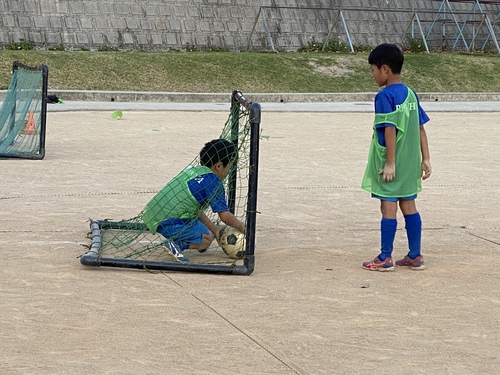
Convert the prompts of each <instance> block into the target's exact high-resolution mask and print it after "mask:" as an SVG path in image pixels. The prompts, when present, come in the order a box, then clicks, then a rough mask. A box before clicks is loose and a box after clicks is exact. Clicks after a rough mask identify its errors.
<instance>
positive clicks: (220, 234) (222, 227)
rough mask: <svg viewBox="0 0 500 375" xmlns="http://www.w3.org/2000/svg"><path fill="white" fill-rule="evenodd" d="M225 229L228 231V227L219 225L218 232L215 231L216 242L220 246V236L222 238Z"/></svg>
mask: <svg viewBox="0 0 500 375" xmlns="http://www.w3.org/2000/svg"><path fill="white" fill-rule="evenodd" d="M224 229H226V225H218V226H217V228H216V230H215V233H214V234H215V240H216V241H217V243H218V244H219V245H220V243H219V241H220V236H222V233H223V232H224Z"/></svg>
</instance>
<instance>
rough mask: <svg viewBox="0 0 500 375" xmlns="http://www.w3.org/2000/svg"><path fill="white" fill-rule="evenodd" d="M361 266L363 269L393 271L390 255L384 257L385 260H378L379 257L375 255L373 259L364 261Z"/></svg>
mask: <svg viewBox="0 0 500 375" xmlns="http://www.w3.org/2000/svg"><path fill="white" fill-rule="evenodd" d="M363 268H364V269H365V270H370V271H381V272H387V271H394V264H393V263H392V258H391V257H389V258H385V260H380V258H379V257H378V256H377V257H376V258H375V259H373V260H369V261H368V262H364V263H363Z"/></svg>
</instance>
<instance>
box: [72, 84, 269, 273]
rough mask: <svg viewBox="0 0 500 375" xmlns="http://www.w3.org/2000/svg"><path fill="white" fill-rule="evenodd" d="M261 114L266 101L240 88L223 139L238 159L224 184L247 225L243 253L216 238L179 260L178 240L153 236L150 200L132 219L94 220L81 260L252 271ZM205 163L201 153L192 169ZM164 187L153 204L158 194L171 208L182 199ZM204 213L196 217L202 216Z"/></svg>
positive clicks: (87, 263) (232, 207) (207, 212)
mask: <svg viewBox="0 0 500 375" xmlns="http://www.w3.org/2000/svg"><path fill="white" fill-rule="evenodd" d="M260 118H261V111H260V104H259V103H254V102H251V101H249V100H247V99H246V98H245V96H244V95H243V94H242V93H241V92H239V91H234V92H233V93H232V97H231V108H230V112H229V117H228V119H227V121H226V122H225V125H224V127H223V129H222V133H221V134H220V136H219V137H218V138H219V139H224V140H227V141H229V142H230V143H231V144H232V145H234V150H235V154H234V156H235V159H234V160H233V162H232V163H230V164H229V165H230V166H231V167H230V170H229V173H228V174H227V176H226V177H225V179H224V181H223V187H224V192H225V196H226V199H227V204H228V207H229V211H230V212H231V213H232V214H233V215H234V216H235V217H237V218H238V219H239V220H240V221H241V222H243V223H244V224H245V228H246V235H245V236H243V237H244V241H243V246H241V251H239V252H234V253H231V251H228V248H226V247H225V250H223V249H222V248H221V247H220V246H219V245H218V243H217V241H215V240H214V241H213V242H212V244H211V245H210V247H208V249H206V250H205V251H203V252H200V251H198V250H196V249H186V250H184V251H183V252H182V256H183V258H184V259H182V260H179V258H178V257H176V256H175V255H174V254H173V253H172V251H171V245H172V242H173V241H176V238H175V237H172V238H166V237H164V236H162V235H161V234H159V233H157V232H156V233H154V234H153V232H155V231H151V230H150V229H149V228H150V227H149V226H148V225H149V224H148V225H147V224H146V222H148V223H149V221H148V220H147V217H148V215H147V212H148V211H147V207H149V206H150V204H149V203H148V205H147V206H146V208H145V209H143V210H142V211H141V213H140V214H139V215H137V216H136V217H134V218H132V219H128V220H121V221H110V220H91V222H90V232H89V238H90V239H91V244H90V245H89V250H88V251H87V252H86V253H85V254H83V255H82V256H81V257H80V262H81V264H82V265H84V266H93V267H121V268H134V269H147V270H161V271H192V272H206V273H225V274H233V275H250V274H251V273H252V272H253V270H254V263H255V259H254V258H255V256H254V246H255V223H256V213H257V211H256V208H257V177H258V161H259V138H260ZM213 138H217V136H214V137H213ZM207 141H208V139H207ZM231 148H232V147H231ZM200 165H201V164H200V157H199V155H198V156H197V157H196V158H195V159H194V160H193V161H192V162H191V163H190V164H189V165H188V166H187V168H186V169H189V168H194V167H200ZM181 173H182V172H181ZM164 190H165V188H164V189H162V190H160V192H159V193H158V194H157V195H155V197H154V198H153V199H152V200H151V201H150V203H151V202H156V201H155V199H156V198H157V197H158V202H157V204H159V205H161V204H164V205H165V206H167V203H165V200H164V198H169V199H174V200H175V199H177V196H175V195H174V196H172V195H171V194H169V195H168V196H167V195H166V196H165V197H162V196H161V194H160V193H161V192H162V191H164ZM179 195H180V194H179ZM209 199H211V198H209ZM162 202H163V203H162ZM182 204H184V203H183V201H182V200H179V202H177V201H176V204H175V205H172V204H169V205H170V206H177V205H182ZM156 211H158V210H156ZM160 211H161V207H160ZM201 212H203V213H204V214H205V215H206V216H207V217H208V218H209V219H210V220H211V221H212V222H213V223H216V224H219V221H218V220H219V219H218V216H217V215H215V214H214V213H213V212H212V210H211V209H210V206H209V204H207V205H206V207H202V211H201ZM201 212H199V213H198V215H196V218H195V219H192V220H198V216H199V214H201ZM145 218H146V220H145ZM220 224H223V223H220ZM226 237H227V238H225V241H226V242H231V238H230V236H226ZM234 238H235V239H236V237H234ZM221 244H222V241H221ZM230 246H231V250H234V247H235V246H238V245H237V244H235V243H233V244H232V245H231V244H230ZM186 258H187V259H186Z"/></svg>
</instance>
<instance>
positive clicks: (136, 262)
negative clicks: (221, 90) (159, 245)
mask: <svg viewBox="0 0 500 375" xmlns="http://www.w3.org/2000/svg"><path fill="white" fill-rule="evenodd" d="M235 106H237V107H238V108H239V109H240V111H241V110H246V111H249V116H250V117H249V119H250V148H249V166H248V167H249V174H248V199H247V207H246V243H245V257H244V259H243V264H235V263H232V264H204V263H188V262H186V263H184V262H169V261H147V260H140V259H121V258H106V257H102V256H101V255H100V251H101V246H102V236H103V234H102V231H103V230H106V229H134V230H147V228H146V226H145V225H144V224H139V225H138V223H132V222H126V221H121V222H111V221H107V220H93V221H91V223H90V236H91V240H92V242H91V245H90V248H89V250H88V251H87V252H86V253H85V254H83V255H82V256H81V257H80V263H81V264H82V265H84V266H92V267H119V268H133V269H148V270H159V271H190V272H204V273H219V274H232V275H250V274H251V273H252V272H253V271H254V268H255V252H254V248H255V229H256V215H257V185H258V170H259V168H258V167H259V140H260V121H261V106H260V104H259V103H254V102H251V101H249V100H247V99H246V98H245V96H244V95H243V94H242V93H241V92H240V91H233V93H232V96H231V110H233V109H235ZM238 119H239V116H236V117H235V120H234V121H233V123H232V124H231V125H232V130H233V131H235V132H238V129H239V126H240V124H239V120H238ZM228 179H229V181H228V183H229V186H236V180H237V172H236V171H233V173H231V174H230V175H229V176H228ZM229 191H230V194H229V197H228V205H229V209H230V210H231V212H234V209H235V207H234V204H235V202H234V201H235V200H234V196H231V189H230V190H229Z"/></svg>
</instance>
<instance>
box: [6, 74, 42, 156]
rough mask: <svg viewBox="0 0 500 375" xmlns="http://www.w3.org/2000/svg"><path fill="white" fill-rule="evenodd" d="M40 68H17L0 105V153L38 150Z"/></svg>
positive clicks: (34, 151)
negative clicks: (0, 105) (36, 69)
mask: <svg viewBox="0 0 500 375" xmlns="http://www.w3.org/2000/svg"><path fill="white" fill-rule="evenodd" d="M42 83H43V73H42V71H41V70H38V71H35V70H31V69H23V68H18V69H15V70H14V72H13V75H12V78H11V80H10V84H9V88H8V90H7V93H6V96H5V100H4V102H3V103H2V107H1V108H0V153H1V154H4V155H5V156H8V155H13V156H24V155H26V156H30V155H34V154H36V153H38V152H39V150H40V132H41V113H42V97H43V95H44V94H43V89H42V86H43V85H42Z"/></svg>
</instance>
